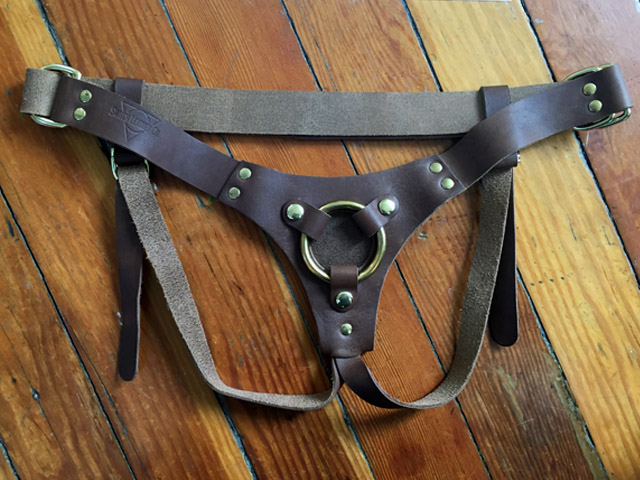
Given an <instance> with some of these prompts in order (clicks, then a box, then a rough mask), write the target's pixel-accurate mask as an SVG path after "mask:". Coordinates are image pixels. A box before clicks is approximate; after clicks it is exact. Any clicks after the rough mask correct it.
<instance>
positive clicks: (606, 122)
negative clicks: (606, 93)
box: [563, 63, 631, 131]
mask: <svg viewBox="0 0 640 480" xmlns="http://www.w3.org/2000/svg"><path fill="white" fill-rule="evenodd" d="M612 66H613V64H611V63H607V64H605V65H600V66H599V67H588V68H583V69H582V70H578V71H577V72H574V73H572V74H571V75H569V76H568V77H567V78H565V79H564V80H563V82H568V81H569V80H573V79H575V78H578V77H581V76H583V75H586V74H587V73H591V72H599V71H600V70H604V69H605V68H609V67H612ZM587 85H589V84H587ZM587 85H585V86H584V87H583V89H582V92H583V93H584V94H585V95H587V93H586V92H585V90H584V89H585V88H586V87H587ZM594 87H595V85H594ZM592 103H593V101H592V102H591V103H589V110H590V111H592V112H594V113H595V112H599V111H600V109H602V103H600V108H599V109H598V110H591V108H592V107H591V105H592ZM630 116H631V107H629V108H626V109H625V110H624V112H619V113H612V114H611V115H609V116H608V117H606V118H603V119H602V120H600V121H597V122H594V123H590V124H589V125H584V126H582V127H573V129H574V130H577V131H584V130H592V129H594V128H605V127H610V126H612V125H615V124H616V123H620V122H624V121H625V120H626V119H627V118H629V117H630Z"/></svg>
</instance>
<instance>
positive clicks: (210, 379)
mask: <svg viewBox="0 0 640 480" xmlns="http://www.w3.org/2000/svg"><path fill="white" fill-rule="evenodd" d="M118 181H119V184H120V187H121V188H122V193H123V195H124V198H125V201H126V204H127V207H128V208H129V211H130V212H131V217H132V218H133V221H134V223H135V226H136V229H137V232H138V236H139V238H140V241H141V242H142V245H143V246H144V250H145V252H146V254H147V258H148V259H149V262H150V263H151V266H152V267H153V270H154V271H155V273H156V276H157V278H158V281H159V282H160V286H161V288H162V292H163V294H164V297H165V300H166V301H167V306H168V307H169V311H170V312H171V315H172V316H173V319H174V320H175V322H176V325H177V326H178V330H179V331H180V334H181V335H182V338H183V339H184V341H185V343H186V345H187V348H188V349H189V353H191V356H192V357H193V360H194V362H195V364H196V367H197V368H198V370H199V372H200V374H201V375H202V377H203V378H204V380H205V382H207V384H208V385H209V387H211V388H212V389H213V390H214V391H216V392H218V393H221V394H223V395H227V396H230V397H233V398H237V399H240V400H246V401H249V402H253V403H259V404H261V405H267V406H271V407H279V408H286V409H290V410H315V409H318V408H322V407H324V406H325V405H327V404H328V403H329V402H331V400H333V397H335V395H336V393H337V392H338V389H339V388H340V386H341V383H340V380H339V376H338V373H337V370H336V367H335V363H334V362H333V361H332V362H331V388H330V389H329V390H326V391H324V392H319V393H314V394H308V395H281V394H275V393H262V392H251V391H245V390H241V389H238V388H233V387H230V386H228V385H226V384H225V383H224V382H223V381H222V379H221V378H220V375H219V374H218V371H217V369H216V366H215V362H214V360H213V356H212V355H211V350H210V348H209V344H208V343H207V338H206V336H205V333H204V329H203V328H202V323H201V322H200V316H199V314H198V310H197V308H196V304H195V302H194V300H193V296H192V294H191V289H190V288H189V283H188V281H187V277H186V275H185V273H184V269H183V268H182V264H181V263H180V259H179V258H178V254H177V252H176V249H175V246H174V245H173V241H172V240H171V235H170V234H169V230H168V228H167V226H166V224H165V222H164V219H163V218H162V213H161V211H160V207H159V206H158V202H157V201H156V197H155V192H154V190H153V186H152V185H151V183H150V181H149V176H148V174H147V170H146V167H145V166H143V165H135V166H131V167H130V168H127V169H123V170H122V171H121V172H120V174H119V175H118Z"/></svg>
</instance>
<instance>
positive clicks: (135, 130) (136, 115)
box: [109, 102, 160, 141]
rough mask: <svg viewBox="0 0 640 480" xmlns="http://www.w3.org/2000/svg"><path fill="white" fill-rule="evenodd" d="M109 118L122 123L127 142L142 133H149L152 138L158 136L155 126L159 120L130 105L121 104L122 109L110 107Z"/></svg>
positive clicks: (158, 130)
mask: <svg viewBox="0 0 640 480" xmlns="http://www.w3.org/2000/svg"><path fill="white" fill-rule="evenodd" d="M109 116H110V117H114V118H117V119H118V120H122V122H124V133H125V137H126V139H127V141H130V140H133V139H134V138H136V137H137V136H138V135H140V134H141V133H143V132H147V133H150V134H151V135H153V136H154V137H157V136H159V135H160V129H159V128H158V127H157V126H156V125H157V124H158V123H160V119H159V118H156V117H154V116H153V115H150V114H148V113H147V112H145V111H143V110H140V109H139V108H137V107H136V106H135V105H132V104H130V103H127V102H122V109H119V108H117V107H111V110H109Z"/></svg>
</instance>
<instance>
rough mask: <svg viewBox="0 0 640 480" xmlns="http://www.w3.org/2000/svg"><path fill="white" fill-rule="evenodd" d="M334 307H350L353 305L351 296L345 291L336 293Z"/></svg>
mask: <svg viewBox="0 0 640 480" xmlns="http://www.w3.org/2000/svg"><path fill="white" fill-rule="evenodd" d="M336 305H337V306H338V308H348V307H350V306H351V305H353V294H352V293H351V292H346V291H345V292H340V293H338V295H336ZM345 325H348V324H345ZM349 326H350V325H349Z"/></svg>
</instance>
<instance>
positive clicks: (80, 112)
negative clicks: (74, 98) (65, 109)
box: [73, 107, 87, 121]
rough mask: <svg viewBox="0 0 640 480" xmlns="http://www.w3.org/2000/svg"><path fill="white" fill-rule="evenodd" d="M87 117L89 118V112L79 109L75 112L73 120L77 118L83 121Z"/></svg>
mask: <svg viewBox="0 0 640 480" xmlns="http://www.w3.org/2000/svg"><path fill="white" fill-rule="evenodd" d="M86 116H87V111H86V110H85V109H84V108H80V107H78V108H76V109H75V110H74V111H73V118H75V119H76V120H78V121H80V120H82V119H83V118H84V117H86Z"/></svg>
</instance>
